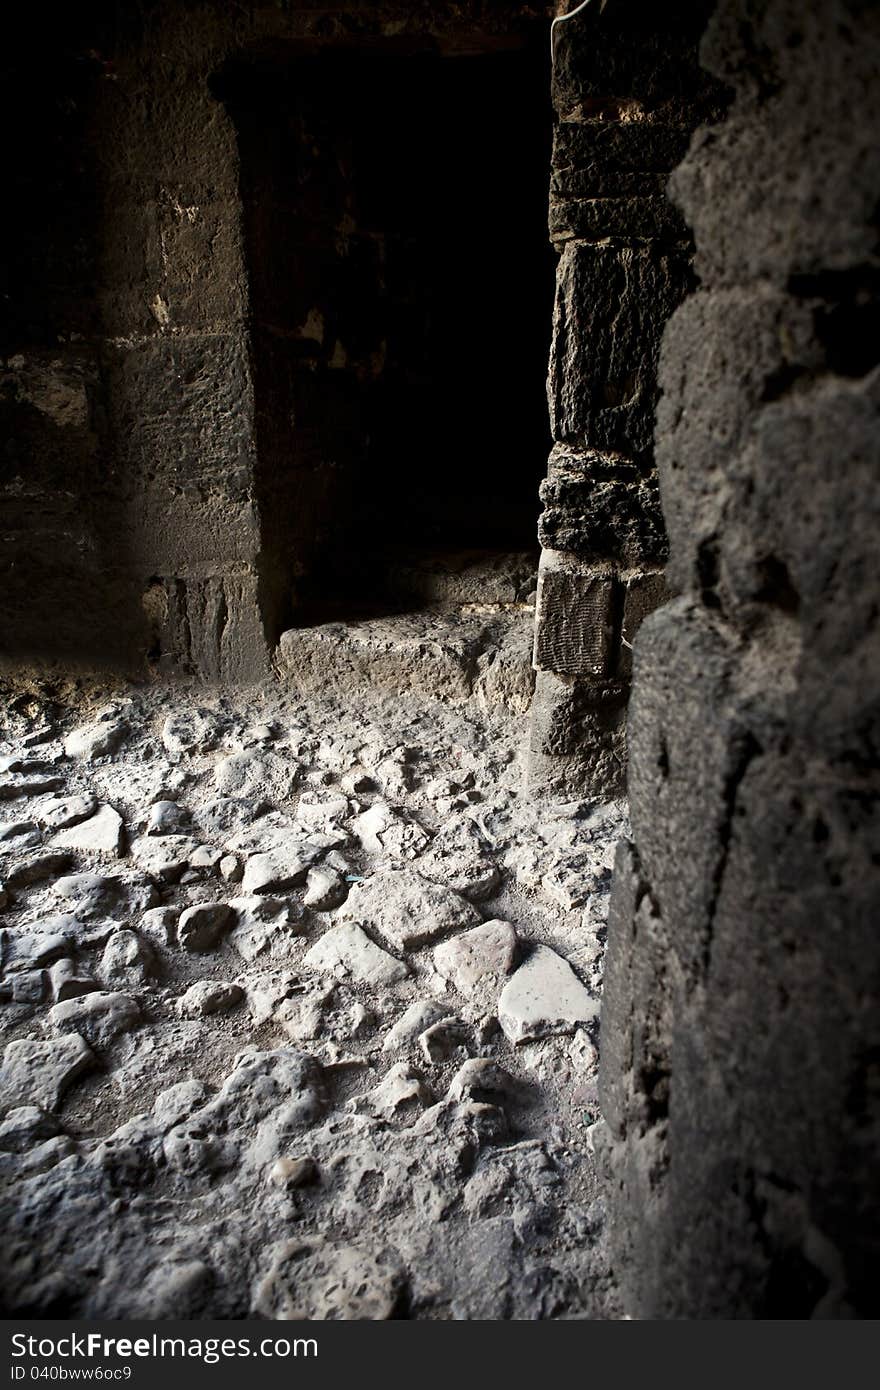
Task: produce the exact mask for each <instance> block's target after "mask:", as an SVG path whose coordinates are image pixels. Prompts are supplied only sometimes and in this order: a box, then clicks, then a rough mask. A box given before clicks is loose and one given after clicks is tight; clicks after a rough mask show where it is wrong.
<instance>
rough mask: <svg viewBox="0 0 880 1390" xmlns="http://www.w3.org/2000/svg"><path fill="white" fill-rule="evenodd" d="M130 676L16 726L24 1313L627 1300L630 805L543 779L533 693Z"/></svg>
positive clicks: (479, 1308) (14, 888) (10, 944)
mask: <svg viewBox="0 0 880 1390" xmlns="http://www.w3.org/2000/svg"><path fill="white" fill-rule="evenodd" d="M111 695H112V698H109V699H108V698H107V692H106V691H105V692H104V702H103V703H102V704H99V703H98V702H97V700H96V699H95V698H94V695H93V694H92V695H88V694H87V693H86V694H83V693H82V692H80V694H79V696H78V697H77V699H75V700H72V699H68V698H66V697H65V698H62V697H60V696H58V697H56V698H55V699H54V700H53V701H49V700H48V699H47V698H44V697H42V696H40V695H39V694H35V695H34V694H32V695H29V696H20V697H19V698H17V699H13V700H9V701H7V702H6V705H5V713H4V715H3V716H2V719H3V723H2V725H0V753H2V757H0V822H2V823H0V880H2V884H0V908H2V916H3V929H2V933H0V942H2V946H0V949H2V957H0V965H2V980H0V1001H2V1002H0V1020H2V1029H3V1035H4V1036H3V1042H4V1047H5V1050H4V1053H3V1064H2V1070H0V1188H2V1196H0V1207H2V1218H0V1220H2V1232H3V1242H4V1258H3V1260H2V1262H0V1298H2V1303H3V1306H4V1308H5V1310H6V1311H7V1312H8V1313H11V1312H14V1313H18V1314H24V1313H27V1314H30V1315H32V1316H50V1315H56V1316H68V1317H110V1318H123V1317H127V1318H136V1317H158V1318H161V1317H190V1318H199V1317H220V1318H242V1317H248V1316H256V1317H266V1318H299V1317H303V1318H347V1319H352V1318H371V1319H377V1318H429V1319H443V1318H447V1319H509V1318H516V1319H534V1318H597V1317H603V1318H604V1317H616V1316H618V1315H619V1313H618V1310H617V1308H616V1303H615V1294H614V1288H613V1283H612V1280H611V1278H610V1275H609V1271H608V1266H607V1259H606V1254H605V1246H604V1235H603V1230H604V1223H603V1215H604V1213H603V1206H602V1202H601V1199H600V1198H599V1196H598V1193H597V1185H596V1181H595V1174H594V1159H593V1156H592V1150H591V1129H592V1126H593V1125H594V1123H595V1122H596V1120H597V1118H598V1113H597V1108H596V1102H597V1094H596V1063H597V1053H596V1040H597V1039H596V1026H597V1019H598V998H599V987H600V979H601V971H602V957H603V944H604V923H605V916H606V912H607V902H608V892H609V887H610V877H611V866H612V863H613V857H614V850H615V845H616V842H617V841H618V839H619V838H620V837H621V836H622V835H625V834H626V833H627V825H626V811H625V807H624V805H623V804H622V803H615V804H609V805H590V804H585V803H574V804H572V803H567V804H562V803H558V802H556V803H554V802H552V801H547V800H530V799H529V798H528V797H526V796H525V795H524V793H523V791H522V768H521V765H520V756H521V749H522V747H523V743H524V739H525V719H524V716H522V715H519V716H511V715H510V714H509V713H505V714H504V715H503V716H502V715H501V714H497V715H494V714H493V713H492V711H491V710H490V711H489V712H488V713H487V712H485V711H481V710H479V709H478V708H476V707H474V706H473V705H471V706H468V707H466V708H451V707H448V706H443V705H438V704H433V705H428V704H426V703H424V702H417V701H414V700H412V699H406V698H401V697H390V696H382V695H380V694H378V693H375V694H372V695H365V696H363V697H362V698H359V699H358V701H357V702H356V703H352V702H350V701H349V702H346V701H343V700H340V699H336V698H334V697H332V696H331V697H325V698H319V697H318V696H316V695H311V696H309V697H307V698H304V697H303V696H302V695H297V694H293V693H291V692H290V691H289V690H285V689H283V688H281V687H280V686H267V687H263V688H261V689H259V690H253V691H249V692H246V693H237V694H236V695H234V696H231V695H225V696H223V695H212V694H209V693H207V692H206V691H205V690H196V689H191V688H189V687H180V686H178V687H175V688H173V689H171V688H169V687H167V686H166V687H164V688H162V687H159V686H130V687H126V688H125V689H124V690H118V689H117V690H115V691H113V692H111ZM89 701H90V703H88V702H89ZM87 705H88V707H87Z"/></svg>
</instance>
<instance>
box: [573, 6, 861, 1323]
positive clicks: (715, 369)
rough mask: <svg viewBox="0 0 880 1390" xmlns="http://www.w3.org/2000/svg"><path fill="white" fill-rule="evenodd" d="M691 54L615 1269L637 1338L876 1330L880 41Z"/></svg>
mask: <svg viewBox="0 0 880 1390" xmlns="http://www.w3.org/2000/svg"><path fill="white" fill-rule="evenodd" d="M702 52H703V61H704V62H705V63H706V65H707V66H708V67H709V68H710V69H711V70H712V71H713V72H714V73H715V74H717V75H718V76H719V77H720V78H721V79H723V80H724V81H727V82H730V83H731V84H732V85H733V86H734V87H735V89H736V99H735V102H734V105H733V107H732V110H731V113H730V116H729V118H728V120H727V122H726V123H725V124H724V125H723V126H721V127H720V128H718V129H714V130H711V131H704V132H701V133H700V134H699V135H698V136H697V137H696V139H695V140H694V143H693V145H692V147H691V149H690V152H689V153H688V156H687V158H686V159H685V161H684V163H683V164H682V165H681V167H680V168H679V170H678V171H677V172H676V174H675V175H674V178H673V189H674V192H675V196H676V199H677V201H678V203H679V205H680V207H681V209H682V212H683V213H684V215H685V217H686V218H687V220H688V221H689V223H690V224H691V225H692V226H693V228H694V229H695V232H696V240H697V261H696V268H697V271H698V273H699V276H700V282H701V283H700V288H699V290H698V292H697V293H695V294H693V295H692V296H691V297H690V298H689V299H688V300H686V301H685V303H684V304H683V305H682V307H681V308H680V309H679V310H678V311H677V313H676V314H675V316H674V317H673V319H672V322H671V323H670V325H669V328H668V329H667V332H666V335H665V338H664V343H663V350H662V357H661V369H660V380H661V385H662V388H663V397H662V400H661V404H660V407H659V413H658V424H657V445H658V448H657V453H658V462H659V468H660V480H661V489H662V496H663V506H664V512H665V515H666V518H667V522H668V527H669V536H670V544H671V559H670V568H671V573H672V577H673V581H674V583H675V585H676V586H677V587H678V588H679V589H680V590H681V596H680V597H679V598H677V599H676V600H675V601H674V602H673V603H672V604H670V605H669V606H668V607H666V608H664V609H662V610H661V611H660V612H659V613H657V614H655V615H654V616H653V617H652V618H650V619H649V620H648V622H647V623H646V625H645V627H644V628H643V630H642V633H641V635H640V637H639V639H638V642H637V644H636V653H635V684H634V691H633V700H632V707H631V715H630V722H631V771H630V791H631V797H632V820H633V830H634V838H635V845H634V846H631V847H628V848H626V849H624V850H622V851H621V852H620V854H619V856H618V861H617V872H616V881H615V887H614V893H613V900H612V909H611V916H610V921H609V951H608V968H607V975H606V985H605V992H604V997H603V1005H602V1048H601V1051H602V1063H601V1066H602V1075H601V1097H602V1106H603V1112H604V1116H605V1121H606V1132H605V1134H606V1145H607V1156H608V1161H609V1172H610V1174H611V1178H610V1181H611V1183H612V1187H613V1189H614V1192H615V1195H614V1213H615V1243H616V1252H617V1260H618V1272H619V1273H620V1274H621V1276H622V1277H623V1279H624V1283H625V1291H626V1296H627V1298H628V1301H629V1307H630V1311H632V1312H633V1313H635V1314H638V1315H642V1316H672V1317H681V1316H686V1317H694V1316H703V1317H719V1316H721V1317H731V1316H733V1317H743V1316H745V1317H753V1316H769V1317H810V1316H818V1317H822V1316H826V1317H828V1316H830V1317H836V1316H837V1317H839V1316H851V1315H853V1314H857V1315H862V1316H865V1315H867V1316H876V1315H877V1313H878V1301H877V1285H876V1268H877V1259H878V1255H880V1226H878V1217H877V1210H876V1203H875V1201H874V1196H875V1192H876V1185H875V1178H876V1135H877V1128H878V1122H880V1114H878V1102H877V1093H876V1087H874V1088H872V1086H871V1082H870V1076H871V1073H872V1068H873V1067H874V1065H875V1061H873V1060H872V1059H876V1057H877V1049H878V1045H880V1009H878V998H877V992H878V966H880V957H878V944H877V935H876V930H875V925H876V901H877V888H878V884H877V862H878V858H877V849H878V839H877V829H876V823H875V822H876V816H875V807H876V803H877V796H878V791H880V783H878V776H877V757H876V750H877V745H878V735H880V726H878V716H877V705H876V683H877V676H878V672H880V652H878V628H877V612H878V581H877V569H876V564H875V563H874V558H873V557H874V556H875V554H876V534H877V525H878V519H880V497H878V491H877V476H878V447H877V439H878V431H877V425H878V420H877V405H878V393H880V380H878V369H877V366H876V361H877V348H876V334H875V333H874V332H873V325H875V324H876V321H877V312H878V308H877V280H876V266H875V261H874V259H873V258H874V254H875V252H874V247H875V237H876V226H875V216H874V209H875V208H876V206H877V198H878V193H880V160H878V156H877V145H876V130H877V126H878V119H880V92H878V88H877V82H876V74H877V71H878V66H880V18H878V13H877V10H876V8H875V7H870V6H868V7H866V6H864V5H857V4H854V3H846V2H845V0H830V2H829V3H826V0H807V2H806V3H804V0H798V2H797V3H795V0H770V3H768V4H766V5H764V6H761V7H758V8H756V7H753V6H750V5H748V4H746V3H744V2H742V0H723V3H721V4H720V5H719V7H718V10H717V13H716V15H715V16H714V18H713V20H712V22H711V24H710V27H709V29H708V32H707V35H706V38H705V40H704V44H703V50H702ZM872 905H873V906H872Z"/></svg>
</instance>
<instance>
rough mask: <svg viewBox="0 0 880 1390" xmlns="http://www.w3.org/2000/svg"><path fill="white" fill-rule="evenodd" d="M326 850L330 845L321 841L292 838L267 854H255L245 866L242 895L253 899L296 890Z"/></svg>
mask: <svg viewBox="0 0 880 1390" xmlns="http://www.w3.org/2000/svg"><path fill="white" fill-rule="evenodd" d="M331 838H333V837H331ZM326 849H327V846H326V845H325V844H324V843H323V842H322V841H321V840H320V839H311V840H297V839H295V838H293V837H292V836H291V837H290V839H289V840H287V841H286V842H285V843H284V844H281V845H278V846H277V847H276V848H275V849H270V850H267V851H266V852H265V853H264V854H252V855H251V856H250V858H249V859H248V861H247V863H246V864H245V866H244V876H243V878H242V882H241V887H242V892H243V893H244V895H245V896H246V897H250V896H251V894H254V893H273V892H280V891H281V890H282V889H284V888H294V887H295V886H296V885H297V884H300V883H303V882H304V881H305V879H306V875H307V874H308V871H309V869H310V868H311V867H312V865H313V864H315V863H317V861H318V860H319V859H320V858H321V856H322V855H323V854H324V853H325V852H326Z"/></svg>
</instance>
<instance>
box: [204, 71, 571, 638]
mask: <svg viewBox="0 0 880 1390" xmlns="http://www.w3.org/2000/svg"><path fill="white" fill-rule="evenodd" d="M545 47H546V45H545V44H544V43H542V45H541V47H540V48H537V47H536V48H535V49H531V48H527V47H526V48H518V49H515V50H511V51H503V52H498V53H491V54H481V55H478V56H466V57H462V56H456V57H450V56H442V55H440V54H435V53H428V54H425V53H423V54H418V55H416V54H409V55H394V56H389V55H387V54H380V53H373V52H369V51H366V52H365V51H359V52H357V53H349V52H325V53H324V54H322V55H320V56H315V57H310V58H308V59H298V60H297V61H295V62H293V63H291V64H290V65H289V66H287V67H286V68H285V69H284V70H283V71H279V70H278V69H277V68H275V69H273V68H270V67H267V65H266V64H264V63H259V64H257V63H254V64H252V65H250V66H248V67H247V68H239V69H238V70H237V72H236V73H235V74H234V75H233V76H232V77H227V78H226V79H225V80H224V82H223V84H222V91H221V95H222V96H223V98H224V100H225V101H226V103H227V106H228V108H229V109H230V111H231V113H232V115H233V117H234V119H235V122H236V126H237V129H238V132H239V143H240V153H241V187H242V195H243V202H244V206H245V230H246V237H247V243H248V245H247V251H248V262H249V278H250V297H251V316H252V323H251V329H252V341H253V351H254V375H255V386H256V392H257V408H258V440H257V442H258V454H259V468H258V477H259V491H260V503H261V506H262V508H263V512H264V517H265V518H267V519H268V520H269V523H270V524H269V528H268V534H269V536H270V548H271V552H272V553H271V556H269V557H267V560H268V561H269V562H270V564H271V567H272V572H273V575H274V577H275V582H276V583H277V585H278V586H279V594H280V603H281V611H280V612H279V621H280V622H281V623H283V622H284V621H286V620H287V619H290V620H292V621H293V622H294V623H302V622H304V621H315V620H320V618H321V617H322V616H323V615H325V614H327V613H331V612H332V613H335V614H337V615H342V616H345V615H346V612H347V611H350V612H351V615H352V616H355V615H357V614H359V613H361V612H362V611H363V610H364V607H369V606H370V605H375V604H379V605H387V604H388V603H389V600H390V601H391V602H392V604H393V602H394V600H395V599H398V600H400V601H401V602H404V601H405V598H406V596H405V595H401V594H397V595H395V594H394V593H393V592H389V588H388V582H387V576H388V574H389V573H390V572H395V573H399V572H400V571H399V565H398V566H395V562H396V561H397V560H398V559H399V558H400V556H401V554H402V553H406V554H407V555H408V556H412V555H413V554H414V553H415V554H416V555H417V554H419V553H424V554H426V555H427V554H429V553H434V554H436V553H437V552H441V553H442V552H452V551H460V550H463V549H465V550H475V551H487V552H491V551H504V550H515V551H521V550H530V549H534V548H536V522H537V515H538V485H539V482H540V480H541V478H542V477H543V475H544V472H545V467H546V458H547V453H548V450H549V447H550V439H549V431H548V425H547V411H546V401H545V397H544V379H545V375H546V362H547V353H548V347H549V335H550V323H551V314H552V298H553V280H554V268H555V260H554V256H553V254H552V252H551V250H550V248H549V245H548V241H547V228H546V204H547V188H546V170H547V167H548V163H549V141H550V127H551V122H550V110H549V106H548V102H547V96H546V86H547V74H546V54H545V52H544V48H545ZM288 603H289V605H290V606H289V608H288V611H287V612H284V611H283V610H284V608H285V607H286V606H287V605H288Z"/></svg>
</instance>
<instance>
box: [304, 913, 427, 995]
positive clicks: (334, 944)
mask: <svg viewBox="0 0 880 1390" xmlns="http://www.w3.org/2000/svg"><path fill="white" fill-rule="evenodd" d="M303 964H304V965H305V966H306V967H307V968H308V969H309V970H315V971H318V972H320V973H321V974H325V975H335V976H336V977H337V979H341V980H353V981H354V982H355V983H356V984H367V985H391V984H394V983H395V982H396V981H397V980H403V979H405V978H406V976H407V974H408V973H409V972H408V971H407V968H406V966H405V965H403V964H402V963H401V962H400V961H399V960H395V959H394V957H393V956H391V955H389V954H388V952H387V951H383V950H382V948H381V946H377V945H376V943H375V942H374V941H371V940H370V938H369V937H368V936H367V934H366V932H365V931H363V930H362V929H361V928H360V927H359V926H357V925H356V924H355V923H354V922H343V923H341V924H340V925H339V926H337V927H331V928H330V930H329V931H328V932H325V933H324V935H323V936H322V937H321V939H320V941H317V942H316V943H315V945H314V946H313V947H312V948H311V950H310V951H308V952H307V953H306V956H305V959H304V960H303Z"/></svg>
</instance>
